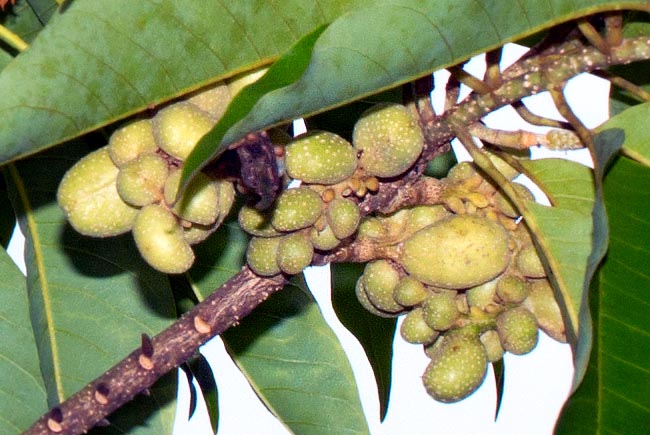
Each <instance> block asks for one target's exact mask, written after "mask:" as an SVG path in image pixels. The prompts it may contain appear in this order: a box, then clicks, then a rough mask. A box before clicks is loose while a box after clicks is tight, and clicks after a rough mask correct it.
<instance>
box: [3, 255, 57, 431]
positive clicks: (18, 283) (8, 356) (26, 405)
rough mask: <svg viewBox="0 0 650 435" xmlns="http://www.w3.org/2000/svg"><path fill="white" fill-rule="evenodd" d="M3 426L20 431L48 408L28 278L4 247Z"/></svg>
mask: <svg viewBox="0 0 650 435" xmlns="http://www.w3.org/2000/svg"><path fill="white" fill-rule="evenodd" d="M0 337H2V346H0V403H2V406H0V426H2V428H3V433H7V434H19V433H21V432H23V431H24V430H25V429H27V428H28V427H29V425H31V424H32V423H33V422H34V421H35V420H36V419H37V418H38V417H40V416H41V414H42V413H43V412H44V411H45V410H46V409H47V395H46V393H45V385H44V384H43V379H42V377H41V372H40V368H39V366H38V352H37V350H36V341H35V340H34V331H33V330H32V325H31V322H30V320H29V301H28V299H27V287H26V284H25V277H24V276H23V274H22V273H21V272H20V270H18V268H17V267H16V265H15V264H14V262H13V261H12V260H11V258H10V257H9V255H8V254H7V252H6V251H5V250H4V249H0Z"/></svg>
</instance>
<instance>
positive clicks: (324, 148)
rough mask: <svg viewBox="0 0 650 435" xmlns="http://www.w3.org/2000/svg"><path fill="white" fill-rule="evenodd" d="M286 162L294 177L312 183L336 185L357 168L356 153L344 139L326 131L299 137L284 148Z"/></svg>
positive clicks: (290, 173) (288, 170)
mask: <svg viewBox="0 0 650 435" xmlns="http://www.w3.org/2000/svg"><path fill="white" fill-rule="evenodd" d="M284 162H285V165H286V169H287V173H288V174H289V176H290V177H291V178H295V179H298V180H302V181H303V182H305V183H311V184H336V183H339V182H341V181H343V180H346V179H347V178H349V177H350V176H351V175H352V174H353V173H354V170H355V169H356V168H357V153H356V152H355V151H354V149H353V148H352V145H351V144H350V143H349V142H348V141H346V140H345V139H343V138H342V137H340V136H338V135H336V134H334V133H329V132H326V131H317V132H310V133H307V134H304V135H302V136H298V137H297V138H296V139H295V140H294V141H292V142H291V143H290V144H289V145H287V146H286V148H285V155H284Z"/></svg>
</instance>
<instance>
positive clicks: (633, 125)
mask: <svg viewBox="0 0 650 435" xmlns="http://www.w3.org/2000/svg"><path fill="white" fill-rule="evenodd" d="M648 119H650V103H643V104H639V105H636V106H633V107H630V108H629V109H627V110H625V111H623V112H622V113H620V114H618V115H616V116H614V117H613V118H611V119H610V120H609V121H607V128H620V129H623V130H625V141H624V142H623V153H624V154H625V155H627V156H628V157H630V158H632V159H634V160H636V161H638V162H640V163H642V164H644V165H646V166H650V133H649V132H648V130H647V129H646V128H639V126H640V125H644V124H646V123H647V122H648ZM602 129H603V128H601V130H602Z"/></svg>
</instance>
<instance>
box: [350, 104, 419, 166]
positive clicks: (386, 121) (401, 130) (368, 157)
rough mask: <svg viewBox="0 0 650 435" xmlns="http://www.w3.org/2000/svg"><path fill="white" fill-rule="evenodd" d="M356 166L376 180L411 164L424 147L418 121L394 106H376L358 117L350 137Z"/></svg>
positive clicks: (403, 109)
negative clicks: (373, 176)
mask: <svg viewBox="0 0 650 435" xmlns="http://www.w3.org/2000/svg"><path fill="white" fill-rule="evenodd" d="M352 142H353V143H354V147H355V148H356V149H357V151H359V152H360V153H361V156H360V157H359V163H360V166H361V167H362V168H364V169H365V171H366V172H367V173H369V174H371V175H375V176H377V177H395V176H397V175H400V174H402V173H404V172H406V170H407V169H408V168H410V167H411V165H413V163H415V161H416V160H417V158H418V157H419V155H420V153H421V152H422V149H423V147H424V137H423V135H422V130H421V128H420V126H419V124H418V121H417V120H416V119H415V118H414V117H413V116H412V115H411V113H410V112H409V110H408V109H407V108H406V107H404V106H401V105H398V104H380V105H377V106H375V107H374V108H372V109H370V111H368V112H366V113H365V114H364V115H362V117H361V119H359V121H357V123H356V125H355V126H354V131H353V134H352Z"/></svg>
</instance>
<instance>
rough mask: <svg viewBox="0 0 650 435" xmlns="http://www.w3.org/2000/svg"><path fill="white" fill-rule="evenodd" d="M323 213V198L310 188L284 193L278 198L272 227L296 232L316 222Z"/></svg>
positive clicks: (299, 188) (272, 218)
mask: <svg viewBox="0 0 650 435" xmlns="http://www.w3.org/2000/svg"><path fill="white" fill-rule="evenodd" d="M321 212H322V201H321V197H320V195H319V194H318V193H316V191H314V190H312V189H310V188H308V187H297V188H295V189H289V190H285V191H284V192H282V194H281V195H280V197H279V198H278V200H277V202H276V205H275V210H274V212H273V216H272V217H271V225H273V227H274V228H275V229H276V230H278V231H296V230H299V229H301V228H306V227H308V226H310V225H312V224H314V223H315V222H316V220H317V219H318V218H319V217H320V215H321Z"/></svg>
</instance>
